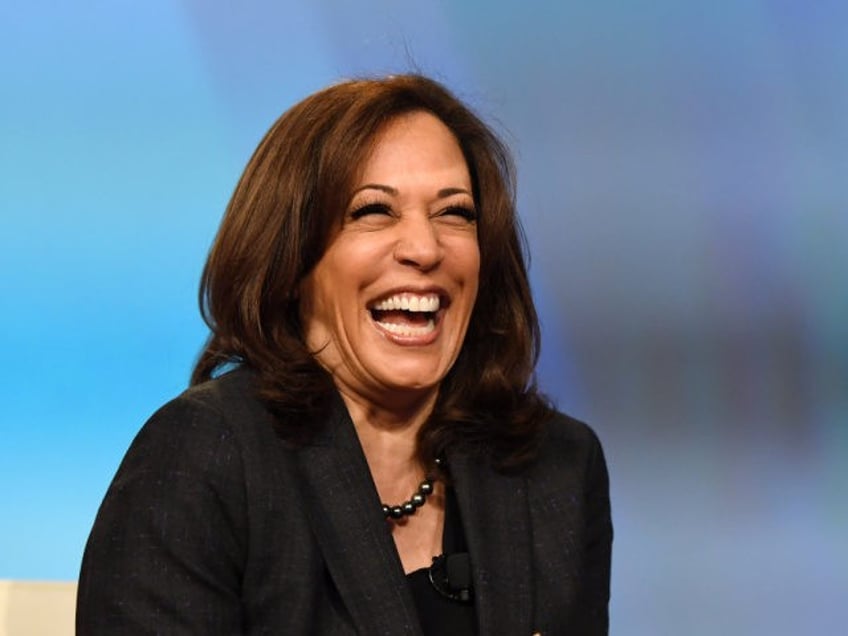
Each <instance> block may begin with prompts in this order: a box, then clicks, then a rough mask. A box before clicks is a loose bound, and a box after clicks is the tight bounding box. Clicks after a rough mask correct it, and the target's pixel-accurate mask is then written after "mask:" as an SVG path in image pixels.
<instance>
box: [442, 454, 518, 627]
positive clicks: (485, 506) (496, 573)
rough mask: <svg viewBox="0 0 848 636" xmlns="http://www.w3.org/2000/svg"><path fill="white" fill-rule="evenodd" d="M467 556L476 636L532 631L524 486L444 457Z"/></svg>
mask: <svg viewBox="0 0 848 636" xmlns="http://www.w3.org/2000/svg"><path fill="white" fill-rule="evenodd" d="M447 460H448V467H449V470H450V472H451V476H452V479H453V483H454V490H455V492H456V496H457V500H458V502H459V508H460V513H461V516H462V525H463V529H464V531H465V538H466V541H467V543H468V549H469V552H470V555H471V564H472V569H473V577H474V602H475V605H476V611H477V624H478V626H479V632H480V634H481V636H489V635H492V636H495V635H498V634H530V633H531V632H532V627H533V626H532V616H533V595H532V580H531V576H532V565H531V563H532V561H531V559H532V551H531V543H530V542H531V537H530V532H531V530H530V521H529V508H528V504H527V490H526V484H525V481H524V479H523V478H522V477H520V476H507V475H502V474H499V473H497V472H495V471H494V470H492V469H491V468H489V467H488V466H486V465H484V464H483V463H482V462H483V460H476V461H475V460H474V459H473V458H470V457H468V456H466V455H459V454H456V456H453V455H452V454H451V453H448V455H447Z"/></svg>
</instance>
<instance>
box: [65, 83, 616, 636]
mask: <svg viewBox="0 0 848 636" xmlns="http://www.w3.org/2000/svg"><path fill="white" fill-rule="evenodd" d="M521 245H522V244H521V241H520V233H519V229H518V221H517V218H516V214H515V209H514V196H513V191H512V172H511V162H510V159H509V155H508V152H507V151H506V149H505V148H504V147H503V146H502V145H501V144H500V142H499V141H498V140H497V138H496V137H495V136H494V135H493V134H492V133H491V131H490V130H489V129H488V128H487V127H486V126H485V125H484V124H483V123H482V122H481V121H480V120H479V119H478V118H477V117H476V116H475V115H474V114H473V113H472V112H471V111H470V110H469V109H468V108H466V107H465V106H464V105H463V104H462V103H461V102H459V101H458V100H457V99H456V98H455V97H454V96H453V95H451V94H450V93H449V92H447V91H446V90H445V89H444V88H443V87H442V86H440V85H439V84H437V83H435V82H433V81H432V80H429V79H426V78H423V77H420V76H411V75H406V76H392V77H388V78H385V79H379V80H362V81H352V82H345V83H342V84H338V85H335V86H332V87H330V88H327V89H325V90H323V91H321V92H319V93H316V94H315V95H312V96H311V97H308V98H307V99H305V100H304V101H302V102H301V103H299V104H297V105H296V106H294V107H293V108H292V109H291V110H289V111H288V112H287V113H285V114H284V115H283V116H282V117H281V118H280V119H279V120H278V121H277V122H276V123H275V124H274V126H273V127H272V128H271V130H270V131H269V132H268V134H267V135H266V136H265V138H264V139H263V141H262V142H261V143H260V145H259V147H258V148H257V150H256V152H255V153H254V155H253V157H252V158H251V160H250V163H249V164H248V166H247V168H246V170H245V172H244V175H243V176H242V178H241V180H240V182H239V184H238V186H237V187H236V190H235V193H234V194H233V197H232V200H231V201H230V204H229V206H228V208H227V212H226V215H225V216H224V219H223V222H222V224H221V227H220V230H219V232H218V235H217V237H216V239H215V242H214V245H213V246H212V250H211V252H210V255H209V259H208V261H207V263H206V267H205V270H204V273H203V279H202V285H201V304H202V310H203V314H204V317H205V319H206V322H207V324H208V325H209V328H210V331H211V335H210V337H209V340H208V342H207V344H206V346H205V348H204V349H203V351H202V352H201V355H200V359H199V361H198V363H197V366H196V368H195V370H194V374H193V377H192V387H191V388H190V389H188V390H187V391H186V392H185V393H183V394H182V395H181V396H180V397H178V398H176V399H175V400H174V401H172V402H170V403H169V404H167V405H166V406H164V407H163V408H162V409H161V410H159V411H158V412H157V413H156V414H155V415H154V416H153V417H152V418H151V419H150V420H149V421H148V422H147V424H145V426H144V427H143V429H142V430H141V432H140V433H139V434H138V436H137V438H136V439H135V441H134V442H133V444H132V446H131V447H130V449H129V451H128V453H127V455H126V457H125V458H124V461H123V463H122V464H121V466H120V468H119V470H118V473H117V475H116V476H115V479H114V481H113V482H112V485H111V487H110V488H109V491H108V493H107V494H106V498H105V500H104V502H103V504H102V506H101V508H100V511H99V513H98V515H97V520H96V522H95V524H94V528H93V530H92V532H91V536H90V538H89V541H88V544H87V546H86V551H85V556H84V559H83V564H82V572H81V577H80V583H79V598H78V608H77V629H78V633H79V634H82V635H86V634H141V633H163V634H236V633H244V634H357V633H358V634H367V635H374V634H385V635H392V636H394V635H400V634H419V635H420V634H456V635H461V634H492V635H494V634H497V635H511V634H522V635H527V634H531V633H533V632H541V633H549V634H566V633H568V634H605V633H606V632H607V604H608V600H609V568H610V549H611V542H612V527H611V523H610V511H609V496H608V483H607V472H606V466H605V463H604V458H603V454H602V451H601V447H600V445H599V443H598V440H597V438H596V437H595V435H594V434H593V433H592V432H591V430H590V429H589V428H587V427H586V426H585V425H584V424H581V423H579V422H577V421H575V420H573V419H571V418H569V417H567V416H565V415H562V414H560V413H558V412H556V411H555V410H553V409H552V408H551V407H549V406H548V404H547V402H546V401H545V400H544V399H543V398H542V397H541V396H540V395H539V394H538V393H537V392H536V389H535V386H534V384H533V381H532V380H533V368H534V364H535V359H536V355H537V351H538V337H539V329H538V324H537V320H536V312H535V309H534V307H533V302H532V298H531V295H530V290H529V284H528V281H527V275H526V270H525V265H524V255H523V254H522V251H521Z"/></svg>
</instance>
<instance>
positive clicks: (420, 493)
mask: <svg viewBox="0 0 848 636" xmlns="http://www.w3.org/2000/svg"><path fill="white" fill-rule="evenodd" d="M441 465H442V460H441V459H439V458H436V469H438V468H440V467H441ZM435 480H436V477H435V476H434V475H433V474H432V473H431V474H428V475H427V476H426V477H425V478H424V480H423V481H422V482H421V483H420V484H418V490H416V491H415V494H413V495H412V497H410V498H409V499H408V500H407V501H404V502H403V503H402V504H398V505H396V506H390V505H389V504H382V506H383V516H384V517H385V518H386V519H394V520H397V519H403V518H404V517H408V516H410V515H414V514H415V511H416V510H418V509H419V508H420V507H421V506H423V505H424V503H425V502H426V501H427V497H429V496H430V495H432V494H433V482H434V481H435Z"/></svg>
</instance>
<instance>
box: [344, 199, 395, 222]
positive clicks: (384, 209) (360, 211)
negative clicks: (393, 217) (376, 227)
mask: <svg viewBox="0 0 848 636" xmlns="http://www.w3.org/2000/svg"><path fill="white" fill-rule="evenodd" d="M391 213H392V209H391V208H390V207H389V206H388V205H386V204H385V203H368V204H366V205H363V206H362V207H359V208H356V209H355V210H354V211H353V212H351V213H350V218H351V219H353V220H354V221H356V220H357V219H361V218H362V217H364V216H369V215H372V214H381V215H390V214H391Z"/></svg>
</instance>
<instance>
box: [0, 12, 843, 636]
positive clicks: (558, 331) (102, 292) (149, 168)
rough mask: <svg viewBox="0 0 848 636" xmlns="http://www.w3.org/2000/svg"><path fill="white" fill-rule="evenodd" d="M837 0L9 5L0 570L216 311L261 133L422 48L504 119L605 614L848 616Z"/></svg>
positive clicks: (787, 630) (20, 569)
mask: <svg viewBox="0 0 848 636" xmlns="http://www.w3.org/2000/svg"><path fill="white" fill-rule="evenodd" d="M846 42H848V5H846V4H845V3H844V2H841V1H840V2H837V1H833V2H828V1H819V2H815V3H800V2H790V1H776V0H775V1H766V0H759V1H757V0H739V1H737V2H733V3H721V2H719V3H695V2H680V1H673V0H654V1H652V2H650V3H648V2H641V3H638V2H623V1H622V2H591V3H590V2H572V3H558V4H557V5H556V6H555V4H554V3H549V4H546V5H543V4H542V3H523V6H521V8H518V3H515V5H514V6H513V4H512V3H505V2H494V3H493V2H480V1H476V0H475V1H465V2H415V3H413V2H407V1H389V0H368V1H360V2H355V3H354V2H343V1H341V0H339V1H337V2H330V1H322V2H310V3H307V2H302V3H294V2H270V1H266V2H253V3H238V4H237V3H231V2H224V1H223V0H215V1H205V2H201V1H200V0H193V1H183V2H165V1H157V0H151V1H149V2H146V3H131V2H115V1H109V2H107V1H105V0H104V1H103V2H76V3H54V2H46V1H29V2H16V1H11V2H4V3H3V4H2V5H0V77H2V88H0V91H2V100H0V206H2V208H0V209H2V226H0V228H2V229H0V272H1V273H0V299H2V301H1V302H2V311H0V348H2V351H3V353H4V355H5V360H4V364H3V365H2V370H0V387H2V388H0V391H2V410H0V418H2V437H0V467H2V480H0V515H2V518H3V522H2V523H0V577H2V578H25V579H74V578H76V575H77V569H78V563H79V558H80V554H81V551H82V547H83V544H84V541H85V538H86V535H87V532H88V529H89V527H90V524H91V522H92V520H93V517H94V514H95V512H96V509H97V506H98V504H99V501H100V499H101V497H102V495H103V493H104V491H105V489H106V486H107V485H108V482H109V480H110V478H111V476H112V474H113V473H114V470H115V469H116V467H117V464H118V462H119V461H120V458H121V456H122V454H123V452H124V451H125V449H126V447H127V445H128V444H129V442H130V440H131V439H132V437H133V435H134V434H135V432H136V431H137V429H138V427H139V426H140V425H141V424H142V422H143V421H144V420H145V419H146V418H147V417H148V416H149V415H150V413H151V412H152V411H153V410H155V409H156V408H157V407H158V406H159V405H160V404H161V403H162V402H164V401H165V400H167V399H168V398H170V397H171V396H173V395H174V394H176V393H178V392H179V391H180V390H181V389H182V388H183V387H184V386H185V384H186V380H187V377H188V374H189V371H190V368H191V364H192V361H193V359H194V357H195V355H196V353H197V351H198V348H199V347H200V345H201V343H202V341H203V338H204V328H203V325H202V323H201V321H200V319H199V317H198V313H197V311H196V286H197V280H198V277H199V274H200V269H201V266H202V263H203V259H204V256H205V253H206V250H207V248H208V245H209V243H210V241H211V239H212V236H213V234H214V232H215V228H216V225H217V223H218V221H219V219H220V216H221V214H222V212H223V209H224V206H225V205H226V202H227V199H228V197H229V194H230V192H231V191H232V189H233V186H234V185H235V182H236V179H237V178H238V176H239V173H240V171H241V169H242V167H243V165H244V164H245V162H246V161H247V158H248V157H249V155H250V152H251V151H252V149H253V147H254V146H255V145H256V143H257V142H258V140H259V139H260V137H261V136H262V134H263V133H264V131H265V130H266V129H267V127H268V126H269V125H270V123H271V122H272V121H273V119H275V118H276V117H277V116H278V115H279V114H280V113H281V112H282V111H283V110H284V109H286V108H287V107H288V106H290V105H291V104H292V103H294V102H295V101H297V100H298V99H299V98H301V97H303V96H305V95H306V94H308V93H309V92H311V91H313V90H316V89H318V88H320V87H322V86H324V85H326V84H327V83H329V82H331V81H334V80H336V79H339V78H341V77H349V76H351V75H359V74H373V73H385V72H391V71H403V70H411V69H420V70H422V71H424V72H426V73H429V74H432V75H434V76H435V77H437V78H438V79H441V80H442V81H444V82H446V83H447V84H448V85H449V86H450V87H451V88H452V89H454V90H455V91H456V92H457V93H458V94H459V95H460V96H461V97H463V98H464V99H466V100H467V101H469V102H470V103H472V104H473V105H474V106H475V107H476V108H477V109H478V111H479V112H480V113H481V114H482V115H483V116H484V117H485V118H487V119H488V120H489V121H491V122H492V123H493V124H494V125H495V127H496V128H497V129H498V130H499V131H500V132H501V133H502V134H503V136H504V137H505V138H506V140H507V141H508V143H510V145H511V146H512V147H513V148H514V150H515V152H516V156H517V160H518V166H519V173H520V174H519V177H520V204H521V206H520V207H521V213H522V216H523V219H524V223H525V226H526V229H527V233H528V238H529V243H530V246H531V250H532V254H533V262H532V278H533V284H534V290H535V294H536V297H537V301H538V303H539V307H540V310H541V315H542V319H543V322H544V337H545V349H544V354H543V357H542V361H541V366H540V379H541V383H542V386H543V387H544V388H545V390H546V391H548V392H549V394H550V395H552V396H553V397H555V398H556V399H557V401H558V403H559V405H560V407H561V408H562V409H563V410H566V411H569V412H571V413H573V414H574V415H577V416H579V417H581V418H584V419H586V420H588V421H589V422H590V423H591V424H593V426H594V427H595V428H596V429H597V431H598V432H599V434H600V435H601V437H602V439H603V440H604V442H605V446H606V449H607V454H608V459H609V462H610V470H611V477H612V495H613V506H614V520H615V524H616V532H617V534H616V541H615V551H614V562H613V568H614V575H613V585H612V591H613V600H612V605H611V612H612V632H613V633H615V634H645V635H654V634H689V635H693V634H705V635H706V634H770V635H772V634H800V633H837V632H839V631H842V630H844V629H846V627H845V625H848V608H846V603H845V599H846V598H848V544H846V538H845V537H847V536H848V505H846V502H848V468H846V461H848V429H846V426H848V290H846V275H848V44H846Z"/></svg>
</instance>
